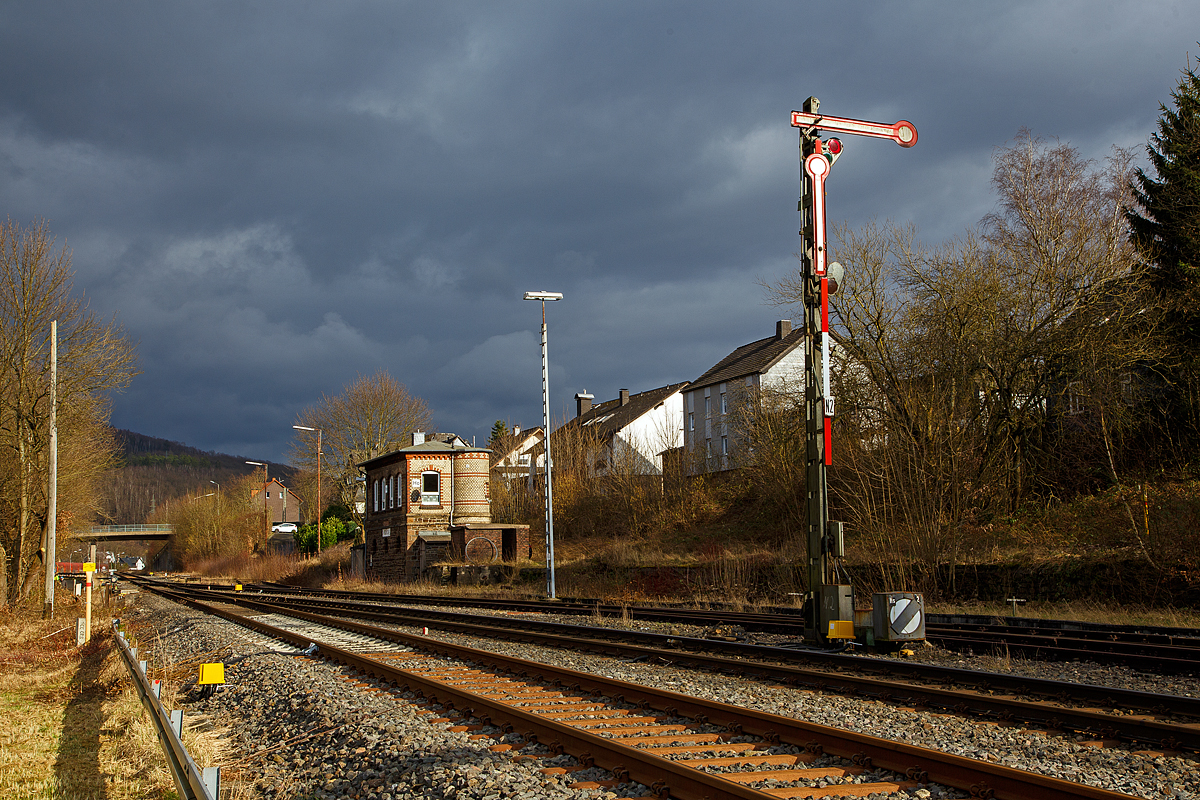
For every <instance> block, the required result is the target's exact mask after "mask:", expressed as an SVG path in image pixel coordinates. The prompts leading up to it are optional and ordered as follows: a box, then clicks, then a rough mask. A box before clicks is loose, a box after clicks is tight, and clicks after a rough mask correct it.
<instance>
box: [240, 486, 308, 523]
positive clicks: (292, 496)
mask: <svg viewBox="0 0 1200 800" xmlns="http://www.w3.org/2000/svg"><path fill="white" fill-rule="evenodd" d="M263 491H264V489H263V488H258V489H253V490H251V492H250V497H251V498H252V499H253V500H254V501H255V502H256V503H261V502H263V496H262V493H263ZM265 491H266V493H267V498H266V504H267V511H268V513H270V515H271V524H272V525H274V524H276V523H279V522H295V523H299V522H300V506H301V505H302V504H303V503H304V501H303V500H302V499H301V498H300V495H298V494H296V493H295V492H293V491H292V490H291V489H289V488H287V487H286V486H284V485H283V483H282V482H280V480H279V479H278V478H272V479H271V481H270V483H268V484H267V485H266V488H265Z"/></svg>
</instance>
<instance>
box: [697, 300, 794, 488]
mask: <svg viewBox="0 0 1200 800" xmlns="http://www.w3.org/2000/svg"><path fill="white" fill-rule="evenodd" d="M803 345H804V331H803V329H797V330H795V331H793V330H792V323H791V320H786V319H785V320H780V321H779V322H777V323H776V324H775V335H774V336H771V337H769V338H766V339H759V340H758V341H755V342H750V343H749V344H744V345H742V346H741V347H739V348H737V349H736V350H734V351H733V352H732V353H730V354H729V355H727V356H725V358H723V359H721V360H720V361H718V362H717V363H716V364H715V365H713V367H712V368H711V369H709V370H708V371H706V372H705V373H704V374H703V375H701V376H700V377H699V378H696V380H694V381H692V382H691V384H690V385H689V386H688V387H687V388H686V389H685V390H684V392H683V446H684V449H685V455H686V463H687V465H688V468H689V470H690V471H692V472H693V473H698V472H717V471H720V470H725V469H729V468H730V467H731V466H733V455H734V452H735V451H736V449H737V447H738V445H739V442H738V441H737V431H736V430H735V427H734V424H733V413H732V412H733V411H734V410H735V406H736V404H737V403H739V402H745V399H746V392H747V391H751V392H753V391H759V390H763V389H777V388H784V387H789V386H790V387H803V385H804V383H803V382H804V347H803Z"/></svg>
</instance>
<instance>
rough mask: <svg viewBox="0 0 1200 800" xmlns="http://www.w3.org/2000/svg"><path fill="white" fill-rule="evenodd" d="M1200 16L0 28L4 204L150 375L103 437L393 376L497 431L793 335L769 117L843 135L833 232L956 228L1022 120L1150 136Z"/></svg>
mask: <svg viewBox="0 0 1200 800" xmlns="http://www.w3.org/2000/svg"><path fill="white" fill-rule="evenodd" d="M1197 39H1200V4H1198V3H1195V2H1194V0H1193V1H1192V2H1161V3H1150V2H1137V3H1102V2H1032V3H1016V2H1011V3H961V2H915V3H900V2H888V3H885V2H876V3H865V2H864V3H823V4H815V3H799V2H795V0H792V1H791V2H778V3H768V2H748V3H705V2H700V3H697V2H686V3H685V2H679V3H672V2H617V1H612V2H571V3H564V2H539V3H519V2H480V3H466V2H444V3H443V2H438V3H433V2H425V3H409V2H377V3H371V2H328V3H312V2H297V0H289V1H288V2H254V3H246V2H204V3H187V2H171V3H162V2H110V3H94V2H78V3H71V2H53V0H51V1H49V2H37V3H28V2H0V214H3V215H4V216H7V217H9V218H11V219H13V220H14V221H16V222H19V223H21V224H29V223H31V222H33V221H35V220H40V219H44V220H46V221H47V223H48V224H49V226H50V228H51V230H52V231H53V232H54V233H55V234H56V236H57V237H58V240H59V242H60V243H62V244H66V245H67V246H68V247H70V248H71V250H72V251H73V259H74V267H75V269H76V272H77V274H76V281H75V285H76V288H77V289H78V290H80V291H82V292H84V293H85V294H86V296H87V298H88V299H89V302H90V304H91V307H92V309H93V310H95V311H97V312H99V313H101V314H102V315H105V316H108V315H112V314H116V315H117V318H118V320H119V322H120V323H121V324H122V325H123V326H124V328H125V329H126V331H127V332H128V334H129V336H130V337H131V338H132V339H133V340H135V341H136V342H137V343H138V352H139V356H140V364H141V369H142V370H143V372H142V374H141V375H140V376H138V377H137V378H136V379H135V382H134V383H133V385H132V386H131V387H130V388H129V389H128V390H127V391H125V392H124V393H122V394H119V395H117V396H115V398H114V402H113V416H112V421H113V424H114V425H116V426H118V427H122V428H129V429H132V430H135V431H138V432H140V433H145V434H149V435H152V436H160V437H164V438H168V439H173V440H177V441H183V442H186V443H187V444H190V445H193V446H195V447H200V448H202V449H205V450H218V451H223V452H228V453H233V454H238V455H244V456H246V457H249V458H269V459H273V460H286V459H287V456H288V452H289V450H290V447H291V444H292V441H293V437H292V433H293V431H292V430H291V427H290V426H291V425H292V423H293V422H294V421H295V418H296V414H297V412H298V411H299V410H301V409H302V408H304V407H305V406H308V405H311V404H313V403H315V402H317V401H319V399H320V398H321V396H322V395H334V394H337V393H339V392H340V391H341V390H342V388H343V387H344V386H345V385H346V384H347V383H348V382H350V381H352V380H353V379H354V378H355V377H356V376H358V375H371V374H373V373H375V372H376V371H378V370H380V369H384V370H387V371H388V372H390V373H391V374H392V375H393V376H394V377H395V378H396V379H397V380H399V381H401V382H403V383H404V384H405V385H406V386H407V387H408V388H409V390H410V391H412V392H413V393H415V394H417V395H419V396H420V397H423V398H424V399H425V400H426V401H427V402H428V403H429V405H430V407H431V409H432V411H433V416H434V420H435V423H436V427H437V428H438V429H439V430H443V431H453V432H456V433H458V434H460V435H463V436H465V437H467V438H468V439H469V438H470V437H472V436H475V437H478V440H479V441H480V442H482V441H483V440H484V439H486V438H487V435H488V432H489V430H490V428H491V426H492V423H493V422H494V421H495V420H497V419H502V420H505V421H507V422H509V423H510V424H518V425H522V426H531V425H536V424H539V423H540V419H541V397H540V345H539V325H540V321H541V319H540V314H539V307H538V304H537V303H531V302H524V301H523V300H522V294H523V293H524V292H525V291H527V290H549V291H558V292H562V293H564V295H565V299H564V300H563V301H561V302H557V303H552V304H548V306H547V312H548V316H549V325H550V361H551V370H550V385H551V395H552V397H551V404H552V408H553V409H554V412H555V415H556V416H561V415H563V414H567V413H573V407H574V403H573V401H572V399H571V398H572V396H573V395H574V394H575V393H576V392H579V391H582V390H585V389H586V390H588V391H590V392H591V393H592V394H594V395H595V396H596V399H597V401H603V400H607V399H611V398H613V397H615V396H616V394H617V392H618V390H619V389H621V388H628V389H629V390H630V391H632V392H638V391H644V390H647V389H651V388H655V387H658V386H662V385H665V384H668V383H674V382H678V381H684V380H689V379H692V378H695V377H697V376H699V375H700V374H701V373H703V372H704V371H705V370H706V369H708V368H709V367H710V366H712V365H713V364H714V363H715V362H716V361H717V360H719V359H720V358H722V357H724V356H725V355H726V354H727V353H728V352H729V351H731V350H732V349H733V348H735V347H737V346H739V345H741V344H744V343H746V342H749V341H752V340H754V339H758V338H762V337H764V336H767V335H770V334H771V333H772V332H773V330H774V321H775V320H776V319H778V318H781V317H785V316H789V312H787V311H786V310H781V309H778V308H774V307H772V306H770V305H768V304H767V303H766V302H765V295H764V292H763V290H762V288H761V286H760V282H761V281H766V282H771V281H774V280H777V279H778V278H780V277H781V276H783V275H784V274H786V273H787V272H788V271H790V270H791V269H793V268H794V266H795V259H794V257H793V253H794V252H796V250H797V249H798V238H797V235H796V228H797V217H796V196H797V192H798V189H799V181H798V162H797V146H796V142H797V137H796V131H795V130H794V129H793V128H791V127H790V124H789V123H790V116H789V114H790V112H791V111H792V110H793V109H799V108H800V106H801V104H802V103H803V101H804V99H805V98H806V97H808V96H809V95H816V96H817V97H819V98H820V99H821V111H822V112H824V113H827V114H831V115H836V116H846V117H855V118H859V119H867V120H872V121H877V122H887V123H891V122H895V121H897V120H899V119H907V120H910V121H912V122H913V123H914V124H915V125H916V127H917V130H918V131H919V136H920V138H919V143H918V144H917V146H916V147H914V148H912V149H902V148H900V147H897V146H896V145H894V144H892V143H890V142H885V141H878V140H871V139H863V138H853V137H844V141H845V145H846V149H845V152H844V154H843V155H842V157H841V159H840V160H839V161H838V163H837V164H836V165H835V167H834V168H833V171H832V174H831V176H830V178H829V181H828V184H827V188H828V209H829V220H830V223H831V224H832V223H836V222H842V221H844V222H848V223H849V224H851V225H861V224H863V223H864V222H867V221H869V220H871V219H872V218H877V219H880V220H883V219H888V218H890V219H893V220H897V221H903V222H913V223H915V224H916V225H917V226H918V228H919V230H920V234H921V236H922V238H924V239H927V240H929V241H936V240H939V239H942V238H946V237H949V236H953V235H955V234H957V233H960V232H961V231H963V230H964V229H965V228H966V227H967V226H969V225H972V224H973V223H975V222H977V221H978V220H979V218H980V217H982V216H983V215H984V214H986V213H987V212H988V211H990V210H992V209H993V207H994V196H993V194H992V191H991V186H990V178H991V156H992V153H993V150H994V148H996V147H998V146H1002V145H1004V144H1005V143H1006V142H1007V141H1009V140H1011V139H1012V138H1013V137H1014V136H1015V135H1016V134H1017V132H1018V131H1019V130H1020V129H1021V128H1022V127H1026V128H1029V129H1030V130H1032V131H1033V133H1034V134H1036V135H1039V136H1043V137H1050V138H1052V137H1057V138H1058V139H1059V140H1061V141H1063V142H1067V143H1070V144H1072V145H1074V146H1076V147H1077V148H1079V149H1080V150H1081V151H1082V152H1083V153H1084V154H1085V155H1087V156H1089V157H1096V158H1102V157H1103V156H1104V155H1106V154H1107V152H1108V151H1109V149H1110V148H1111V147H1112V146H1113V145H1114V144H1115V145H1120V146H1138V147H1142V146H1144V145H1145V143H1146V141H1147V139H1148V137H1149V136H1150V134H1151V133H1152V132H1153V130H1154V126H1155V122H1156V120H1157V117H1158V114H1159V104H1160V103H1162V102H1167V103H1169V102H1170V92H1171V90H1172V89H1173V88H1174V87H1175V84H1176V82H1177V80H1178V78H1179V75H1180V71H1181V70H1182V69H1184V68H1185V67H1186V66H1187V63H1188V54H1189V53H1190V54H1191V56H1192V57H1193V58H1194V57H1195V56H1196V55H1197V53H1198V52H1200V47H1198V46H1197V44H1196V41H1197Z"/></svg>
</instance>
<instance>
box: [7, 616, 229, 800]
mask: <svg viewBox="0 0 1200 800" xmlns="http://www.w3.org/2000/svg"><path fill="white" fill-rule="evenodd" d="M60 599H62V600H66V596H65V595H64V594H63V593H60ZM56 611H57V613H56V617H55V619H53V620H42V619H41V618H40V610H38V611H36V612H35V611H33V610H30V609H21V608H19V609H16V610H5V611H0V652H3V655H2V656H0V665H2V669H0V718H3V719H4V720H5V724H4V725H3V726H0V797H4V798H18V799H19V800H26V798H29V799H30V800H34V799H36V800H42V799H43V798H45V799H46V800H51V799H53V800H143V798H144V799H145V800H149V799H150V798H156V799H158V798H173V797H175V796H176V793H175V786H174V783H173V782H172V780H171V776H170V773H169V772H168V770H167V766H166V760H165V757H164V756H163V753H162V749H161V748H160V746H159V743H158V737H157V735H156V733H155V731H154V728H153V725H152V724H151V722H150V717H149V714H148V713H147V712H146V711H145V709H143V707H142V705H141V703H140V702H139V701H138V698H137V694H136V692H135V690H134V688H133V683H132V679H131V678H130V676H129V673H128V670H127V669H126V667H125V664H124V662H122V661H121V659H120V655H119V654H118V653H117V652H116V650H115V648H114V645H113V642H112V633H111V630H110V628H109V626H108V620H109V619H110V617H111V609H106V608H99V609H97V608H93V616H92V622H93V628H92V634H93V635H92V640H91V641H90V642H89V643H87V644H86V645H84V646H83V647H76V646H75V624H74V623H75V618H76V616H78V614H77V612H78V609H77V608H76V607H75V604H74V603H73V602H70V601H66V602H63V603H60V604H59V606H58V608H57V609H56ZM68 623H69V627H64V626H68ZM164 700H165V701H166V703H167V704H170V703H171V700H172V697H171V695H170V693H169V691H168V692H167V693H165V694H164ZM184 744H185V745H186V746H187V748H188V752H189V753H191V754H192V756H193V758H195V759H196V761H197V763H199V764H205V763H211V762H210V761H207V760H205V758H206V756H207V757H209V758H211V756H212V754H213V752H214V750H215V746H216V742H214V741H210V740H209V739H207V738H206V737H205V736H204V735H202V734H196V733H192V732H189V731H186V730H185V733H184Z"/></svg>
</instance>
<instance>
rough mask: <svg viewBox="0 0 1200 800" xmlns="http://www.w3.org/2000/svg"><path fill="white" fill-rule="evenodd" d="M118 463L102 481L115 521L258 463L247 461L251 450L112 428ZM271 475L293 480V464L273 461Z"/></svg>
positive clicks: (139, 515) (133, 518)
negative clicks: (236, 451) (240, 452)
mask: <svg viewBox="0 0 1200 800" xmlns="http://www.w3.org/2000/svg"><path fill="white" fill-rule="evenodd" d="M114 434H115V437H116V440H117V446H118V448H119V457H120V460H121V466H119V467H118V468H117V469H114V470H113V471H112V472H111V473H109V478H108V480H107V481H106V482H105V487H104V492H105V497H104V508H105V509H106V514H105V516H106V517H107V519H105V520H102V521H104V522H109V523H112V524H117V525H135V524H139V523H142V522H145V521H146V518H147V517H148V516H149V514H150V512H151V510H152V509H153V508H155V507H157V506H159V505H162V503H163V502H164V501H166V500H170V499H171V498H174V497H179V496H181V495H185V494H187V493H188V492H196V491H197V490H201V489H206V488H211V487H212V485H211V484H210V483H209V481H216V482H217V483H219V484H222V485H225V484H227V483H228V482H229V481H230V479H232V478H235V477H238V476H240V475H247V474H250V473H251V472H253V471H255V470H257V469H258V467H255V466H252V465H250V464H247V463H246V460H247V458H250V459H252V460H254V461H261V460H262V459H261V458H254V457H253V456H232V455H228V454H226V453H214V452H211V451H204V450H199V449H197V448H195V447H189V446H188V445H186V444H183V443H182V442H172V441H170V440H168V439H159V438H157V437H154V436H146V435H144V434H140V433H135V432H133V431H127V430H122V429H120V428H118V429H115V430H114ZM270 476H271V477H272V478H280V479H282V480H283V481H284V483H286V484H288V485H291V484H292V483H294V481H295V476H296V469H295V468H294V467H291V466H289V465H287V464H276V463H271V465H270Z"/></svg>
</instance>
